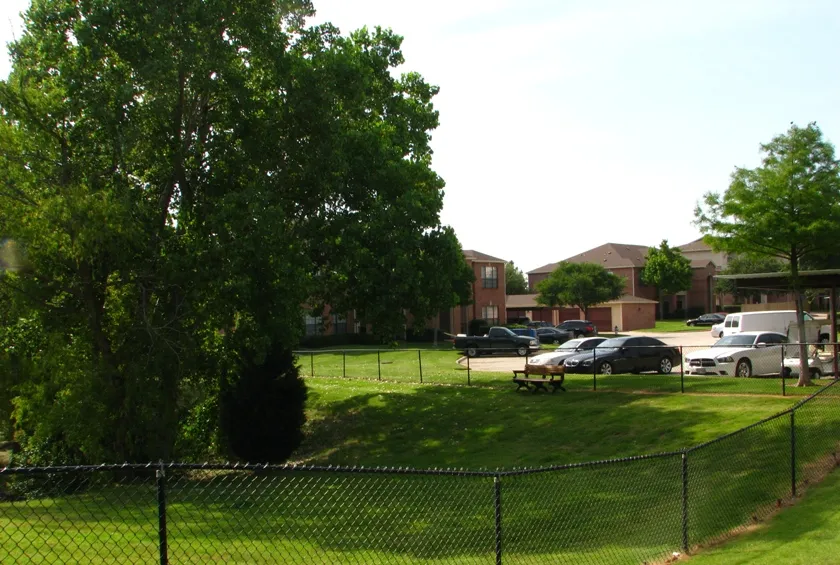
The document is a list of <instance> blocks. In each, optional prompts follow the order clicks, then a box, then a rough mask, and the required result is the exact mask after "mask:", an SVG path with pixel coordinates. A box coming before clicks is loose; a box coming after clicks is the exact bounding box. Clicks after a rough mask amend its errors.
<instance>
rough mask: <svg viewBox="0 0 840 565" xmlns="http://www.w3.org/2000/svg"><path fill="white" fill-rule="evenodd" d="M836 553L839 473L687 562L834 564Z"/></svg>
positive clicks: (839, 529)
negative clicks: (766, 518) (794, 503)
mask: <svg viewBox="0 0 840 565" xmlns="http://www.w3.org/2000/svg"><path fill="white" fill-rule="evenodd" d="M838 555H840V473H836V472H835V473H833V474H831V475H830V476H829V477H828V478H827V479H826V481H825V482H824V483H823V484H820V485H818V486H816V487H814V488H813V489H811V490H809V491H808V492H807V493H806V495H805V497H804V498H803V499H802V500H801V501H799V502H798V503H797V504H796V505H795V506H793V507H791V508H787V509H785V510H783V511H782V512H780V513H779V514H778V515H776V516H775V517H773V518H772V519H771V520H769V521H768V522H767V523H766V524H762V525H760V526H757V527H756V528H755V529H754V530H753V531H751V532H749V533H746V534H744V535H743V536H740V537H738V538H737V539H735V540H733V541H730V542H729V543H726V544H724V545H720V546H718V547H714V548H709V549H704V550H701V551H700V552H699V554H697V555H695V556H694V557H692V558H691V559H689V560H688V561H687V562H688V563H690V564H691V565H776V564H778V563H784V564H786V565H812V564H814V563H820V564H822V563H837V562H838V560H840V559H839V558H838Z"/></svg>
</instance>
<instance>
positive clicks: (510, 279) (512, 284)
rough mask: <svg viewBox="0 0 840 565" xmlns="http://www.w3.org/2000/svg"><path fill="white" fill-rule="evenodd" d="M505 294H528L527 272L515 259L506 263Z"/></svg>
mask: <svg viewBox="0 0 840 565" xmlns="http://www.w3.org/2000/svg"><path fill="white" fill-rule="evenodd" d="M505 294H528V281H527V279H526V278H525V274H524V273H523V272H522V270H521V269H519V268H518V267H517V266H516V265H514V264H513V261H510V262H508V263H505Z"/></svg>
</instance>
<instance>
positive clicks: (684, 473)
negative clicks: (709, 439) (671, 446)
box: [682, 450, 688, 554]
mask: <svg viewBox="0 0 840 565" xmlns="http://www.w3.org/2000/svg"><path fill="white" fill-rule="evenodd" d="M682 550H683V553H685V554H688V452H687V451H685V450H683V452H682Z"/></svg>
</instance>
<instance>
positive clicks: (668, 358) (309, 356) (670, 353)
mask: <svg viewBox="0 0 840 565" xmlns="http://www.w3.org/2000/svg"><path fill="white" fill-rule="evenodd" d="M837 346H838V344H835V343H829V344H826V343H809V344H806V346H805V347H806V354H807V356H808V367H809V372H810V373H811V379H812V382H813V383H814V384H816V385H818V386H824V385H825V384H827V383H829V382H832V380H833V377H834V362H833V358H834V350H835V347H837ZM479 353H480V355H481V356H482V357H491V358H499V357H501V356H502V355H507V356H509V357H510V356H512V355H515V354H514V353H513V350H508V349H500V348H497V349H483V350H479ZM296 354H297V356H298V360H299V363H300V366H301V372H302V374H304V375H306V376H309V377H343V378H353V379H367V380H380V381H389V382H404V383H429V384H448V385H476V384H477V385H485V386H486V385H490V386H510V383H511V372H510V371H503V370H500V371H495V372H488V371H484V370H482V371H476V370H475V369H474V366H475V364H476V361H475V360H474V359H470V357H468V356H465V355H461V354H460V353H459V352H456V351H454V350H452V349H448V348H447V349H387V350H384V349H383V350H371V349H346V350H322V351H297V352H296ZM546 354H548V355H551V354H552V350H542V351H540V352H539V353H538V355H546ZM533 359H534V355H533V354H531V353H529V354H528V355H526V356H524V357H514V358H512V359H510V360H509V361H510V362H509V364H510V365H515V366H516V367H517V369H522V368H524V367H525V366H526V364H528V363H530V362H531V361H532V360H533ZM561 363H565V373H566V374H565V383H564V386H565V387H566V388H567V389H569V390H575V389H577V390H602V391H648V392H663V393H668V392H696V393H723V394H773V395H783V396H786V395H799V396H806V395H808V394H810V391H809V390H808V389H803V388H795V387H794V386H792V385H795V384H796V382H797V380H798V378H799V372H800V365H799V345H798V344H786V345H785V344H781V343H778V344H759V345H745V346H736V347H726V348H724V347H711V346H708V345H704V346H630V347H623V348H621V351H616V350H613V349H607V348H602V347H595V348H594V349H591V350H589V351H588V352H585V353H581V354H579V355H576V356H573V357H570V358H567V359H565V361H561Z"/></svg>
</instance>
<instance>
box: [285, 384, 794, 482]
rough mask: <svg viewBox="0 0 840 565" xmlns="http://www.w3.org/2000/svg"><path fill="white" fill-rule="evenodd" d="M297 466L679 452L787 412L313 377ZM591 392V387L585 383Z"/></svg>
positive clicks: (688, 400) (704, 401)
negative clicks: (311, 463)
mask: <svg viewBox="0 0 840 565" xmlns="http://www.w3.org/2000/svg"><path fill="white" fill-rule="evenodd" d="M307 384H308V385H309V387H310V397H309V417H310V422H309V425H308V432H309V433H308V436H307V439H306V441H305V442H304V445H303V446H302V447H301V449H300V450H299V453H298V454H297V457H298V458H299V459H301V460H306V461H310V462H317V463H330V464H334V465H362V464H363V465H411V466H415V467H469V468H473V469H476V468H487V469H495V468H500V467H505V468H510V467H525V466H539V465H550V464H562V463H570V462H580V461H591V460H596V459H606V458H611V457H624V456H629V455H640V454H643V453H652V452H661V451H670V450H676V449H681V448H683V447H688V446H691V445H694V444H697V443H701V442H703V441H707V440H709V439H712V438H714V437H717V436H719V435H722V434H723V433H726V432H729V431H732V430H735V429H737V428H740V427H742V426H745V425H747V424H750V423H752V422H755V421H757V420H759V419H761V418H762V417H765V416H767V415H769V414H771V413H774V412H777V411H780V410H783V409H785V408H787V407H788V406H790V403H791V400H790V399H783V398H765V397H748V398H743V397H735V398H733V397H723V396H719V397H715V396H712V397H699V396H689V395H686V396H665V395H628V394H618V393H610V392H604V393H598V394H588V393H577V392H569V393H566V394H563V393H562V392H559V393H556V394H538V395H534V394H528V393H524V392H520V393H517V392H514V390H513V386H510V387H509V388H508V386H509V385H507V383H506V388H505V389H504V390H497V389H495V388H489V387H469V388H468V387H448V386H431V387H428V386H414V385H405V384H394V383H378V382H366V381H354V380H336V379H309V380H308V381H307ZM587 386H588V381H587Z"/></svg>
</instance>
